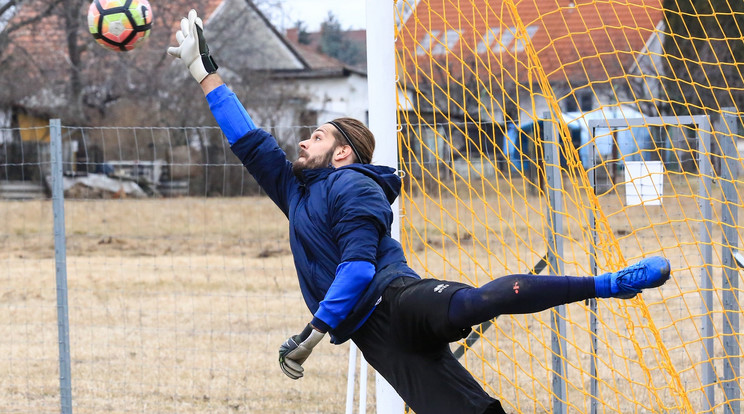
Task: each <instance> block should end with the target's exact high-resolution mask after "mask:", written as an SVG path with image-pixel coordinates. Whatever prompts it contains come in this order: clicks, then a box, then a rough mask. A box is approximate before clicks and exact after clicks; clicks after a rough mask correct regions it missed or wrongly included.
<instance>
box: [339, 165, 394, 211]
mask: <svg viewBox="0 0 744 414" xmlns="http://www.w3.org/2000/svg"><path fill="white" fill-rule="evenodd" d="M341 169H351V170H354V171H357V172H360V173H362V174H364V175H366V176H367V177H370V178H371V179H373V180H375V182H376V183H377V184H378V185H379V186H380V187H382V191H383V192H384V193H385V197H387V200H388V202H389V203H390V204H393V201H395V199H396V198H398V196H399V195H400V186H401V180H400V177H399V176H398V174H396V171H395V169H394V168H391V167H388V166H385V165H372V164H351V165H347V166H344V167H341V168H339V170H341Z"/></svg>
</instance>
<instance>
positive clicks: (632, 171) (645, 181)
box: [625, 161, 664, 206]
mask: <svg viewBox="0 0 744 414" xmlns="http://www.w3.org/2000/svg"><path fill="white" fill-rule="evenodd" d="M662 195H664V164H663V163H662V162H661V161H626V162H625V204H626V205H629V206H634V205H639V204H646V205H652V206H658V205H661V196H662Z"/></svg>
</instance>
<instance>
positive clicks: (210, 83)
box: [199, 73, 225, 96]
mask: <svg viewBox="0 0 744 414" xmlns="http://www.w3.org/2000/svg"><path fill="white" fill-rule="evenodd" d="M224 84H225V82H224V81H223V80H222V78H221V77H220V75H219V74H217V73H209V74H207V76H205V77H204V79H202V81H201V82H199V85H200V86H201V88H202V91H203V92H204V96H207V94H208V93H209V92H212V91H213V90H215V89H217V88H218V87H220V86H222V85H224Z"/></svg>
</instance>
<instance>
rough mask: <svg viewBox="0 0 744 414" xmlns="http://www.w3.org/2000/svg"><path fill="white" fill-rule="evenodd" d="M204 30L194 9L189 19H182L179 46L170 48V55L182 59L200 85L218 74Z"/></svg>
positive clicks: (178, 33) (178, 39)
mask: <svg viewBox="0 0 744 414" xmlns="http://www.w3.org/2000/svg"><path fill="white" fill-rule="evenodd" d="M203 30H204V25H203V23H202V20H201V18H200V17H199V16H197V15H196V10H193V9H192V10H191V11H189V15H188V17H186V18H183V19H181V30H178V31H177V32H176V40H177V41H178V46H171V47H169V48H168V54H169V55H171V56H174V57H176V58H179V59H181V61H183V63H184V64H185V65H186V67H188V68H189V71H190V72H191V76H193V77H194V79H196V81H197V82H199V83H201V81H202V80H204V78H206V77H207V75H209V74H210V73H214V72H217V63H215V61H214V59H212V56H211V55H210V54H209V47H208V46H207V41H206V40H205V39H204V33H203Z"/></svg>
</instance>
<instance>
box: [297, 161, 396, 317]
mask: <svg viewBox="0 0 744 414" xmlns="http://www.w3.org/2000/svg"><path fill="white" fill-rule="evenodd" d="M343 176H344V177H343V178H341V179H339V180H337V181H336V182H335V183H334V188H333V190H332V191H331V200H330V201H329V203H331V206H330V212H331V220H332V229H333V237H334V239H335V240H336V241H337V243H338V248H339V251H340V253H341V260H342V262H341V264H340V265H339V266H338V268H337V269H336V275H335V279H334V280H333V282H332V283H331V286H330V288H329V289H328V291H327V292H326V295H325V297H324V298H323V300H322V301H321V302H320V304H319V307H318V310H317V311H316V312H315V315H314V319H313V322H312V323H313V325H314V326H316V327H318V328H321V329H326V328H330V329H334V328H335V327H336V326H338V324H339V323H340V322H341V321H343V320H344V319H345V318H346V317H347V316H348V314H349V312H351V310H352V309H353V308H354V305H356V303H357V302H358V301H359V298H360V297H361V296H362V295H363V294H364V291H365V290H366V289H367V286H369V284H370V282H371V281H372V279H373V278H374V275H375V272H376V268H375V264H376V257H377V247H378V245H379V242H380V239H381V238H382V236H384V235H385V234H386V232H387V229H388V228H389V226H390V224H391V223H392V210H391V209H390V204H389V203H388V202H387V199H386V198H385V196H384V194H383V193H382V189H381V188H380V187H379V185H377V184H376V183H375V182H374V181H372V180H371V179H368V178H366V177H363V176H362V175H361V174H358V173H346V174H343Z"/></svg>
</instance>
